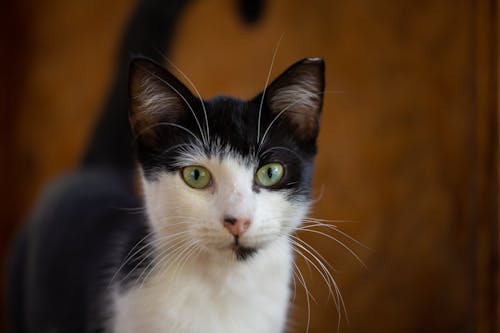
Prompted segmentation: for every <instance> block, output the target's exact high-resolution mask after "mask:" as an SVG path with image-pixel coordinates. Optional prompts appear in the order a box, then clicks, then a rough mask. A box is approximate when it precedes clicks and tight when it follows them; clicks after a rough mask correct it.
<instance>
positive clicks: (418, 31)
mask: <svg viewBox="0 0 500 333" xmlns="http://www.w3.org/2000/svg"><path fill="white" fill-rule="evenodd" d="M23 2H25V3H29V1H28V0H24V1H21V3H23ZM31 4H32V5H33V6H35V7H33V8H36V10H32V11H31V12H30V13H31V17H30V20H29V25H28V26H27V28H26V29H25V30H23V31H24V34H23V35H22V36H20V38H23V39H22V41H23V43H24V44H23V45H26V46H24V47H23V54H22V56H23V62H22V67H23V71H22V72H21V73H22V79H19V78H18V79H17V81H15V82H17V83H16V84H15V85H12V86H11V88H10V89H11V90H10V91H11V93H12V94H8V95H7V96H6V97H5V101H6V104H2V105H10V106H9V107H10V108H12V109H13V112H15V116H13V117H8V118H3V119H8V121H7V122H2V123H1V124H0V126H1V127H2V131H4V130H6V129H11V130H10V132H9V133H10V134H9V138H10V139H9V140H7V141H5V140H4V142H3V143H2V145H3V147H5V148H7V149H5V153H4V152H3V150H2V161H4V158H6V156H7V158H8V157H9V155H10V154H15V155H14V156H15V157H16V158H15V160H14V161H13V165H12V166H10V168H9V169H8V173H9V178H10V179H15V180H16V181H15V182H12V181H11V182H10V183H8V184H10V185H9V187H11V188H12V192H10V191H5V192H2V195H3V196H4V197H3V198H2V202H8V203H9V205H10V204H11V203H12V205H13V207H16V208H15V209H11V211H10V213H9V214H10V215H5V216H9V221H8V223H7V226H4V227H3V228H5V229H2V230H5V233H4V235H2V236H3V239H4V240H5V239H7V238H8V237H10V235H11V232H12V229H13V227H14V226H15V225H18V224H19V223H21V218H22V217H23V216H24V215H25V214H26V213H27V212H28V211H29V207H30V206H31V203H32V202H33V200H34V199H35V197H36V194H37V193H38V191H39V190H40V188H41V187H42V186H43V184H44V183H46V182H47V181H48V180H49V179H50V178H51V177H53V176H55V175H57V174H59V173H61V172H63V171H65V170H69V169H70V168H71V167H72V166H74V165H75V163H77V160H78V158H79V155H80V153H81V151H82V149H83V147H84V145H85V142H86V138H87V135H88V134H89V133H90V129H91V126H92V124H93V121H94V120H95V119H96V116H97V112H98V111H99V106H100V105H101V103H102V99H103V96H104V94H105V92H106V87H107V85H108V84H109V80H110V75H111V72H112V69H113V56H114V52H115V48H116V46H117V42H118V40H119V38H118V36H119V33H120V29H121V27H122V24H123V22H124V19H125V18H126V16H127V14H128V12H129V10H130V9H131V4H132V0H120V1H114V2H110V3H104V2H102V1H97V0H91V1H83V0H74V1H71V2H68V1H62V0H46V1H44V2H41V3H39V2H36V5H35V2H33V3H31ZM19 8H20V7H19ZM19 8H17V9H16V8H14V9H11V10H12V11H17V12H19V11H20V9H19ZM497 13H498V7H497V1H494V0H481V1H473V0H458V1H451V0H449V1H429V0H425V1H418V2H401V1H396V0H385V1H373V0H353V1H328V0H325V1H319V0H318V1H308V2H305V1H298V0H293V1H286V0H275V1H270V2H269V3H268V5H267V8H266V12H265V15H264V17H263V19H262V21H261V22H260V23H259V24H258V25H256V26H253V27H247V26H245V25H244V24H243V23H241V22H240V20H239V18H238V17H237V15H236V7H235V4H234V1H231V0H218V1H216V0H203V1H201V0H200V1H197V2H193V4H192V5H191V7H190V8H189V9H188V11H187V13H186V16H185V17H184V18H183V20H182V21H181V26H180V27H179V31H178V34H177V36H176V40H175V47H174V53H173V54H172V55H170V58H171V59H172V60H173V62H174V63H175V64H176V65H178V66H179V67H180V68H181V69H182V70H183V71H185V72H186V74H187V75H189V77H190V78H191V80H192V81H193V82H194V83H195V84H196V86H197V88H198V89H199V91H200V92H201V94H202V95H204V96H207V97H208V96H212V95H215V94H220V93H225V94H231V95H237V96H240V97H243V98H245V97H251V96H253V95H254V94H256V93H257V92H259V91H260V90H261V89H262V88H263V87H264V84H265V80H266V75H267V71H268V69H269V65H270V62H271V58H272V54H273V52H274V49H275V47H276V44H277V42H278V40H279V39H280V36H281V35H283V39H282V42H281V46H280V48H279V50H278V55H277V58H276V62H275V65H274V68H273V71H272V73H273V76H274V75H277V74H278V73H280V72H281V71H282V70H283V69H285V68H286V67H287V66H288V65H289V64H291V63H292V62H294V61H296V60H298V59H300V58H303V57H309V56H321V57H323V58H325V60H326V66H327V87H326V90H327V93H326V94H325V105H324V113H323V119H322V129H321V134H320V147H319V155H318V160H317V166H316V174H315V182H314V184H315V193H316V196H317V198H318V202H317V203H316V205H315V209H314V212H313V216H315V217H320V218H327V219H340V220H349V221H347V222H338V223H335V224H336V225H337V226H338V227H339V229H340V230H341V231H342V232H345V233H347V234H349V235H351V236H353V237H354V238H356V239H358V240H360V241H361V242H363V243H364V244H366V245H367V246H368V247H369V248H370V249H371V250H367V249H365V248H363V247H362V246H359V245H357V244H356V243H354V242H352V241H350V240H349V239H348V238H346V237H344V236H342V234H340V233H339V232H330V234H331V235H332V236H336V237H338V238H339V240H341V241H343V242H345V243H346V245H348V246H349V247H351V248H352V249H353V250H354V251H356V252H357V253H358V254H359V256H360V257H361V259H362V260H363V261H364V263H365V264H366V266H367V268H364V267H363V266H362V265H360V264H359V263H358V262H357V260H356V259H355V258H354V257H353V256H352V255H351V253H349V251H347V250H346V249H345V248H344V247H343V246H342V245H341V244H339V243H336V242H335V241H332V240H331V239H327V238H325V237H320V236H319V235H317V234H311V233H302V234H301V235H300V236H301V238H302V239H304V240H306V241H308V242H309V243H310V244H313V245H314V247H315V248H316V249H317V250H318V251H319V252H321V253H322V254H323V255H324V256H325V258H326V259H328V260H329V261H330V262H331V263H332V265H333V266H334V267H335V268H336V269H337V271H336V272H335V273H334V276H335V278H336V280H337V282H338V284H339V288H340V289H341V291H342V294H343V296H344V301H345V303H346V307H347V312H348V314H349V322H350V324H349V325H347V324H346V320H345V319H342V322H341V328H340V332H489V333H490V332H491V333H495V332H498V330H499V326H498V318H499V308H500V307H499V306H498V290H499V279H498V254H499V245H498V211H497V209H498V177H497V175H498V163H497V156H498V142H497V141H498V138H497V136H498V114H497V110H498V84H497V83H498V53H497V47H498V36H499V33H498V32H499V31H498V22H497V21H498V20H497V18H498V15H497ZM19 20H22V18H21V17H19ZM7 35H8V34H7ZM15 37H16V36H12V35H10V36H9V35H8V36H7V40H9V38H10V40H16V38H15ZM14 53H15V52H14ZM14 53H13V54H14ZM11 57H13V56H11ZM9 73H10V72H9ZM10 75H13V76H15V73H14V74H10ZM8 87H9V86H8V85H7V91H8V89H9V88H8ZM14 93H15V94H14ZM7 102H9V103H10V104H7ZM2 103H4V102H3V101H2ZM2 173H3V174H5V171H4V169H2ZM2 214H3V213H2ZM299 266H300V268H301V270H302V272H303V273H304V277H305V279H306V283H307V285H308V287H309V289H310V291H311V293H312V295H313V296H314V297H315V299H316V302H315V303H314V302H313V303H311V325H310V330H309V331H310V332H336V331H337V312H336V309H335V306H334V304H333V302H332V301H331V299H330V300H328V297H327V288H326V286H325V284H324V283H323V282H322V280H321V276H320V275H319V274H317V273H314V272H311V273H310V272H309V269H308V268H307V265H306V263H305V262H303V261H300V260H299ZM297 284H298V283H297ZM306 308H307V307H306V304H305V293H304V291H303V290H302V288H301V286H300V285H299V284H298V285H297V295H296V298H295V302H294V305H293V311H292V314H291V320H290V332H304V331H305V327H306V312H307V311H306Z"/></svg>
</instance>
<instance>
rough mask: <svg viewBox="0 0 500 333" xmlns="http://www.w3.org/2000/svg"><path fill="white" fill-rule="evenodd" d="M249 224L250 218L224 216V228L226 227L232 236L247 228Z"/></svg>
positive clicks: (238, 234)
mask: <svg viewBox="0 0 500 333" xmlns="http://www.w3.org/2000/svg"><path fill="white" fill-rule="evenodd" d="M249 226H250V220H248V219H245V218H243V219H237V218H235V217H232V216H225V217H224V228H226V229H227V230H228V231H229V233H230V234H231V235H233V236H240V235H241V234H243V233H244V232H245V231H246V230H247V229H248V227H249Z"/></svg>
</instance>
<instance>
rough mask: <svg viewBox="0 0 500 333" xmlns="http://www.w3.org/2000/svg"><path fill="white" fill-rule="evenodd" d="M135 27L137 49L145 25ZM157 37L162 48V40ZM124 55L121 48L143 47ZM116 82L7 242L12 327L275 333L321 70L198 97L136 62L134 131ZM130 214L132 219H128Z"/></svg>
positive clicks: (311, 65) (304, 65)
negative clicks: (77, 160)
mask: <svg viewBox="0 0 500 333" xmlns="http://www.w3.org/2000/svg"><path fill="white" fill-rule="evenodd" d="M167 2H168V1H153V0H151V1H148V0H145V1H144V2H143V4H142V5H141V4H140V5H139V8H138V10H137V12H136V19H135V20H136V21H137V17H142V18H144V17H147V15H145V13H146V12H147V13H149V14H151V13H152V10H153V9H154V13H155V15H157V16H158V18H157V19H159V17H161V16H159V15H161V14H162V13H163V14H164V15H167V13H166V12H165V11H166V10H167V9H165V7H169V6H170V7H169V8H168V10H169V13H170V15H172V14H171V12H172V6H174V7H175V6H176V2H175V1H171V2H170V4H168V5H166V4H165V3H167ZM162 3H163V4H162ZM151 4H154V6H159V7H158V8H155V7H154V6H152V5H151ZM141 6H142V7H141ZM177 6H178V7H177V8H176V10H177V11H179V10H180V9H181V8H182V7H183V5H182V4H181V2H179V3H178V4H177ZM145 8H146V9H145ZM160 8H161V9H160ZM141 15H142V16H141ZM155 15H152V17H153V18H154V17H156V16H155ZM153 18H151V17H149V20H152V21H154V19H153ZM159 20H161V19H159ZM134 22H135V21H134V19H133V20H132V23H131V26H130V27H129V35H130V34H131V35H134V33H131V31H132V32H134V31H135V38H138V37H137V36H141V35H140V34H138V32H140V33H144V35H142V36H147V33H148V31H147V28H144V27H149V28H150V29H158V23H157V22H149V23H144V22H142V24H143V26H142V28H137V26H138V24H137V22H135V26H134ZM169 22H170V23H168V24H170V25H172V24H173V23H172V22H173V19H172V20H170V21H169ZM164 24H167V23H164ZM134 27H135V28H134ZM163 28H165V29H164V30H163V31H164V32H163V33H162V34H161V36H160V35H158V36H157V38H158V39H162V42H161V45H163V44H164V43H165V41H164V40H167V39H168V38H167V37H168V36H169V35H168V34H171V30H172V27H171V26H164V27H162V29H163ZM167 28H168V29H167ZM134 29H138V30H134ZM141 29H146V31H141ZM165 31H167V32H165ZM165 33H167V35H165ZM153 42H157V43H159V41H158V40H156V41H155V40H154V39H153ZM140 43H143V41H141V42H140ZM140 43H139V44H140ZM136 44H137V43H136ZM136 44H134V43H133V42H130V41H127V40H125V43H124V45H125V46H124V48H125V49H127V50H128V51H130V50H131V49H132V51H134V52H137V51H144V48H143V49H141V48H140V47H138V48H136V49H133V47H131V46H130V45H136ZM139 44H137V45H139ZM127 45H129V46H127ZM146 49H147V48H146ZM160 49H161V48H160ZM164 49H165V46H164V48H163V49H161V50H163V51H164ZM142 53H145V54H147V55H148V56H149V55H151V53H147V52H142ZM153 58H154V56H153ZM156 60H158V59H156ZM126 63H127V59H126V57H123V59H122V61H121V65H120V66H124V64H126ZM121 69H123V68H121ZM121 69H120V68H119V72H120V70H121ZM124 72H125V73H126V71H124ZM119 76H120V75H119ZM119 76H118V78H117V81H116V82H115V87H114V90H113V92H112V94H111V97H110V102H109V103H108V107H107V108H108V110H107V111H106V112H107V113H106V114H105V115H104V116H103V119H102V121H101V123H100V125H99V127H98V129H97V131H96V134H95V135H94V138H93V144H92V145H91V147H90V149H89V152H88V153H87V155H86V158H85V161H84V163H82V167H81V168H80V169H79V170H78V171H76V172H74V173H73V174H71V175H68V176H66V177H63V178H62V179H61V180H59V181H58V182H55V183H54V184H53V185H52V186H51V187H50V188H49V189H48V190H47V191H46V192H45V193H44V195H43V196H42V199H41V202H40V203H39V205H38V207H37V209H36V210H35V212H34V214H33V217H32V218H31V220H30V222H29V223H28V224H27V226H26V227H25V228H24V230H23V231H22V233H21V234H20V237H19V241H18V243H17V246H16V251H15V256H14V260H13V264H12V267H13V269H12V275H11V301H10V302H11V305H10V306H11V311H12V312H11V317H12V327H11V330H12V332H120V333H121V332H142V333H149V332H151V333H157V332H178V333H182V332H207V333H210V332H214V333H215V332H217V333H221V332H228V333H229V332H231V333H232V332H240V333H243V332H252V333H266V332H269V333H276V332H282V331H283V329H284V327H285V323H286V317H287V309H288V304H289V301H290V300H289V295H290V290H289V288H290V281H291V274H292V265H293V264H292V261H293V256H292V247H291V245H290V238H289V236H290V234H291V233H293V232H294V230H296V228H297V227H299V225H300V223H301V221H302V220H303V218H304V217H305V215H306V214H307V212H308V209H309V205H310V194H311V178H312V172H313V164H314V156H315V154H316V138H317V136H318V131H319V120H320V113H321V108H322V96H323V90H324V63H323V61H322V60H321V59H318V58H308V59H304V60H302V61H299V62H297V63H295V64H294V65H292V66H291V67H290V68H288V69H287V70H286V71H285V72H284V73H283V74H281V75H280V76H279V77H278V78H276V79H275V80H274V81H273V82H271V83H270V84H269V85H268V86H267V87H266V88H265V90H264V91H263V92H262V93H260V94H258V95H257V96H256V97H255V98H253V99H251V100H249V101H242V100H238V99H235V98H232V97H225V96H222V97H216V98H213V99H210V100H206V101H203V100H201V97H199V96H197V95H194V94H193V93H192V92H191V91H190V89H188V88H187V87H186V86H185V85H184V84H182V83H181V82H180V81H179V80H178V79H177V78H176V77H175V76H174V75H172V74H171V73H170V72H168V71H167V70H165V69H164V68H163V67H161V66H160V65H158V64H157V62H155V61H152V60H149V59H146V58H136V59H135V60H133V61H132V62H131V64H130V70H129V77H130V79H129V95H130V108H129V109H130V112H129V119H130V126H131V129H132V131H131V132H130V130H129V129H128V128H127V127H126V125H124V122H125V121H126V109H127V107H126V106H123V100H124V97H123V95H120V93H119V92H120V89H123V88H124V85H123V77H121V78H120V77H119ZM125 81H126V80H125ZM123 113H125V116H124V115H123ZM113 128H118V130H119V131H122V132H116V131H114V130H113ZM123 131H125V132H123ZM130 138H132V140H131V141H133V142H134V146H135V156H136V159H137V161H138V164H139V166H140V172H139V173H140V179H141V185H142V193H143V196H142V199H139V198H138V196H136V195H135V194H134V181H133V172H134V167H133V160H134V159H133V155H132V154H131V153H130V149H129V148H128V147H129V142H130V141H127V140H130ZM138 206H144V207H145V209H144V212H139V213H137V212H135V211H131V210H130V209H128V208H134V207H138Z"/></svg>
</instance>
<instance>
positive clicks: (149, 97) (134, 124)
mask: <svg viewBox="0 0 500 333" xmlns="http://www.w3.org/2000/svg"><path fill="white" fill-rule="evenodd" d="M129 73H130V74H129V75H130V77H129V95H130V112H129V119H130V126H131V128H132V133H133V135H134V137H135V138H137V139H138V140H139V141H141V142H142V143H144V144H146V145H148V146H150V145H153V144H155V143H156V142H157V141H158V137H159V133H160V130H161V131H166V130H167V131H168V130H172V129H173V128H174V129H175V127H173V126H172V125H171V126H169V125H168V124H175V123H176V122H178V121H179V120H180V119H182V117H183V116H184V115H185V113H186V110H187V105H188V103H190V99H191V98H192V94H191V92H190V91H189V89H188V88H186V86H184V85H183V84H182V83H181V82H180V81H179V80H178V79H177V78H176V77H175V76H174V75H172V74H171V73H170V72H169V71H167V70H166V69H164V68H163V67H162V66H160V65H158V64H156V63H154V62H153V61H151V60H148V59H145V58H136V59H134V60H133V61H132V62H131V64H130V71H129ZM162 124H163V125H165V126H163V125H162Z"/></svg>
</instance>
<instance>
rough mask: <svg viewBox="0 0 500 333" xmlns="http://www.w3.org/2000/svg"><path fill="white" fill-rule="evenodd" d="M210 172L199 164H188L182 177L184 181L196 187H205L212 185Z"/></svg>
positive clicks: (183, 170)
mask: <svg viewBox="0 0 500 333" xmlns="http://www.w3.org/2000/svg"><path fill="white" fill-rule="evenodd" d="M211 178H212V177H211V176H210V172H209V171H208V170H207V169H206V168H204V167H202V166H199V165H193V166H187V167H185V168H184V169H182V179H184V182H186V184H188V185H189V186H191V187H192V188H196V189H203V188H205V187H207V186H208V185H210V180H211Z"/></svg>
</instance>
